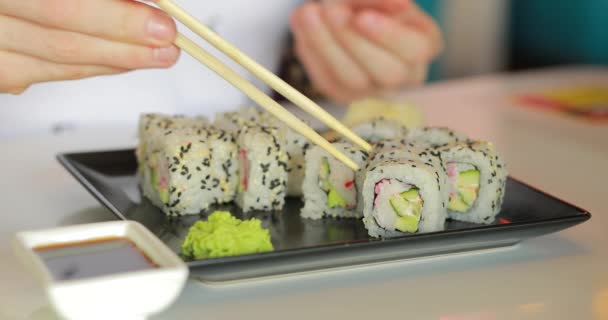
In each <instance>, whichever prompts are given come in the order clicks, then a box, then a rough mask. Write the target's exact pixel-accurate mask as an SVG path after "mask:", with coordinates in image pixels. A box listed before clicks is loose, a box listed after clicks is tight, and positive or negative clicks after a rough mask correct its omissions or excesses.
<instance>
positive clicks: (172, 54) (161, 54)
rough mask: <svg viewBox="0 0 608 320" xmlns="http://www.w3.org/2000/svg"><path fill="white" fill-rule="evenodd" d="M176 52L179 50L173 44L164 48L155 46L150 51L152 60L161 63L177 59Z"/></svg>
mask: <svg viewBox="0 0 608 320" xmlns="http://www.w3.org/2000/svg"><path fill="white" fill-rule="evenodd" d="M178 54H179V51H178V50H177V48H176V47H174V46H170V47H166V48H156V49H154V51H153V53H152V55H153V58H154V61H156V62H158V63H159V64H161V65H165V64H168V63H172V62H173V61H175V60H176V59H177V56H178Z"/></svg>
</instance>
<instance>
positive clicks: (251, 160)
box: [236, 125, 287, 212]
mask: <svg viewBox="0 0 608 320" xmlns="http://www.w3.org/2000/svg"><path fill="white" fill-rule="evenodd" d="M279 133H280V130H279V129H278V128H275V127H264V126H256V125H246V126H243V127H241V128H240V129H239V130H238V131H237V134H236V137H237V145H238V168H239V169H238V176H239V178H238V187H237V190H238V194H237V197H236V203H237V204H238V205H239V207H241V209H242V210H243V211H244V212H249V211H252V210H280V209H282V208H283V205H284V204H285V196H286V193H287V152H286V150H285V137H283V136H281V135H280V134H279Z"/></svg>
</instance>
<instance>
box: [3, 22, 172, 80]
mask: <svg viewBox="0 0 608 320" xmlns="http://www.w3.org/2000/svg"><path fill="white" fill-rule="evenodd" d="M0 26H2V29H4V30H10V32H2V31H0V50H5V51H11V52H16V53H23V54H26V55H30V56H34V57H37V58H40V59H45V60H49V61H52V62H56V63H61V64H85V65H100V66H109V67H115V68H123V69H139V68H161V67H168V66H171V65H173V64H174V63H175V62H176V60H177V58H178V55H179V50H178V49H177V48H176V47H174V46H171V45H170V46H169V47H165V48H150V47H147V46H139V45H134V44H129V43H123V42H115V41H111V40H105V39H100V38H95V37H93V36H89V35H86V34H80V33H75V32H71V31H63V30H58V29H50V28H44V27H41V26H39V25H37V24H33V23H30V22H27V21H24V20H18V19H15V18H11V17H7V16H0ZM23 39H38V40H37V41H23Z"/></svg>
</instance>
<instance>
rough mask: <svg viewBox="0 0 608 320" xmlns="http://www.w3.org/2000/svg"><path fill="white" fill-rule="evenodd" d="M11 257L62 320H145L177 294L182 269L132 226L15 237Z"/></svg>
mask: <svg viewBox="0 0 608 320" xmlns="http://www.w3.org/2000/svg"><path fill="white" fill-rule="evenodd" d="M13 245H14V249H15V252H16V254H17V256H18V257H19V258H20V260H21V261H22V262H23V263H24V264H25V266H26V267H27V268H28V269H29V270H30V272H32V274H33V275H35V276H36V277H37V278H38V279H39V281H40V282H41V284H42V286H43V287H44V289H45V291H46V293H47V296H48V298H49V300H50V303H51V304H52V305H53V307H54V308H55V310H56V311H57V312H58V313H59V314H60V315H62V316H64V317H66V318H68V319H122V318H124V319H145V318H147V317H148V316H150V315H153V314H156V313H158V312H160V311H162V310H164V309H165V308H167V307H168V306H169V305H170V304H171V303H173V301H175V299H176V298H177V296H178V295H179V294H180V292H181V290H182V288H183V286H184V284H185V282H186V279H187V277H188V268H187V266H186V265H185V264H184V262H183V261H182V259H180V258H179V257H178V256H177V255H176V254H175V253H174V252H173V251H172V250H171V249H169V248H168V247H167V246H166V245H165V244H164V243H163V242H162V241H160V240H159V239H158V238H157V237H156V236H155V235H153V234H152V233H151V232H150V231H148V229H146V228H145V227H143V226H142V225H141V224H139V223H138V222H134V221H113V222H102V223H93V224H84V225H78V226H70V227H61V228H54V229H48V230H39V231H28V232H21V233H18V234H16V235H15V237H14V241H13Z"/></svg>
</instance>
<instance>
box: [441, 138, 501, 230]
mask: <svg viewBox="0 0 608 320" xmlns="http://www.w3.org/2000/svg"><path fill="white" fill-rule="evenodd" d="M439 151H440V152H441V158H442V160H443V162H444V167H445V168H446V170H447V174H448V189H449V191H450V201H449V204H448V214H449V217H450V218H451V219H453V220H459V221H466V222H473V223H480V224H489V223H492V222H493V221H494V220H495V217H496V215H497V214H498V213H499V212H500V209H501V206H502V201H503V197H504V194H505V187H506V181H507V170H506V168H505V163H504V161H503V159H502V157H501V156H500V155H499V154H498V152H497V151H496V148H495V147H494V145H493V144H491V143H489V142H482V141H477V142H467V143H461V144H456V145H451V146H448V147H444V148H441V149H440V150H439Z"/></svg>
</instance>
